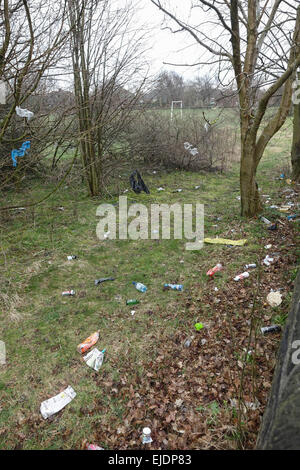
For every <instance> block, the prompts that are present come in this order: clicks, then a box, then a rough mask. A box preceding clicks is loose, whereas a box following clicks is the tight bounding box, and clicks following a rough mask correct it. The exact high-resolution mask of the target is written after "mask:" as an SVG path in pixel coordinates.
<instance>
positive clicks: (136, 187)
mask: <svg viewBox="0 0 300 470" xmlns="http://www.w3.org/2000/svg"><path fill="white" fill-rule="evenodd" d="M135 175H136V176H137V181H136V179H135ZM129 181H130V186H131V187H132V189H133V191H134V192H135V193H136V194H139V193H141V192H142V191H144V192H145V193H146V194H150V191H149V189H148V188H147V186H146V185H145V183H144V181H143V179H142V177H141V175H140V173H139V172H138V170H135V171H134V172H133V173H131V175H130V178H129Z"/></svg>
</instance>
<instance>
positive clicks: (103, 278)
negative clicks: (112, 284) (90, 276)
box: [95, 277, 115, 286]
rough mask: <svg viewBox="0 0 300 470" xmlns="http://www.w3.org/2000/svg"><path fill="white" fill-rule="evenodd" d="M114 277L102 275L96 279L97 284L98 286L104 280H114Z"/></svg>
mask: <svg viewBox="0 0 300 470" xmlns="http://www.w3.org/2000/svg"><path fill="white" fill-rule="evenodd" d="M114 280H115V278H114V277H101V278H100V279H95V286H98V284H101V283H102V282H105V281H114Z"/></svg>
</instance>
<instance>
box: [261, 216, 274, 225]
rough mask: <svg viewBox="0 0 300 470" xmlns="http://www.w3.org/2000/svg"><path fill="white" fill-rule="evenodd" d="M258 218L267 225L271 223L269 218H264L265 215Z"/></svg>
mask: <svg viewBox="0 0 300 470" xmlns="http://www.w3.org/2000/svg"><path fill="white" fill-rule="evenodd" d="M260 220H261V221H262V222H264V223H265V224H267V225H271V223H272V222H271V221H270V220H269V219H266V217H261V218H260Z"/></svg>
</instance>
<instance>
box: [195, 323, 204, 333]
mask: <svg viewBox="0 0 300 470" xmlns="http://www.w3.org/2000/svg"><path fill="white" fill-rule="evenodd" d="M194 326H195V329H196V330H197V331H200V330H202V328H203V323H195V325H194Z"/></svg>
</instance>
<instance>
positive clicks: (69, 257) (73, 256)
mask: <svg viewBox="0 0 300 470" xmlns="http://www.w3.org/2000/svg"><path fill="white" fill-rule="evenodd" d="M67 258H68V260H69V261H71V260H72V259H77V256H75V255H70V256H67Z"/></svg>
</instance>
